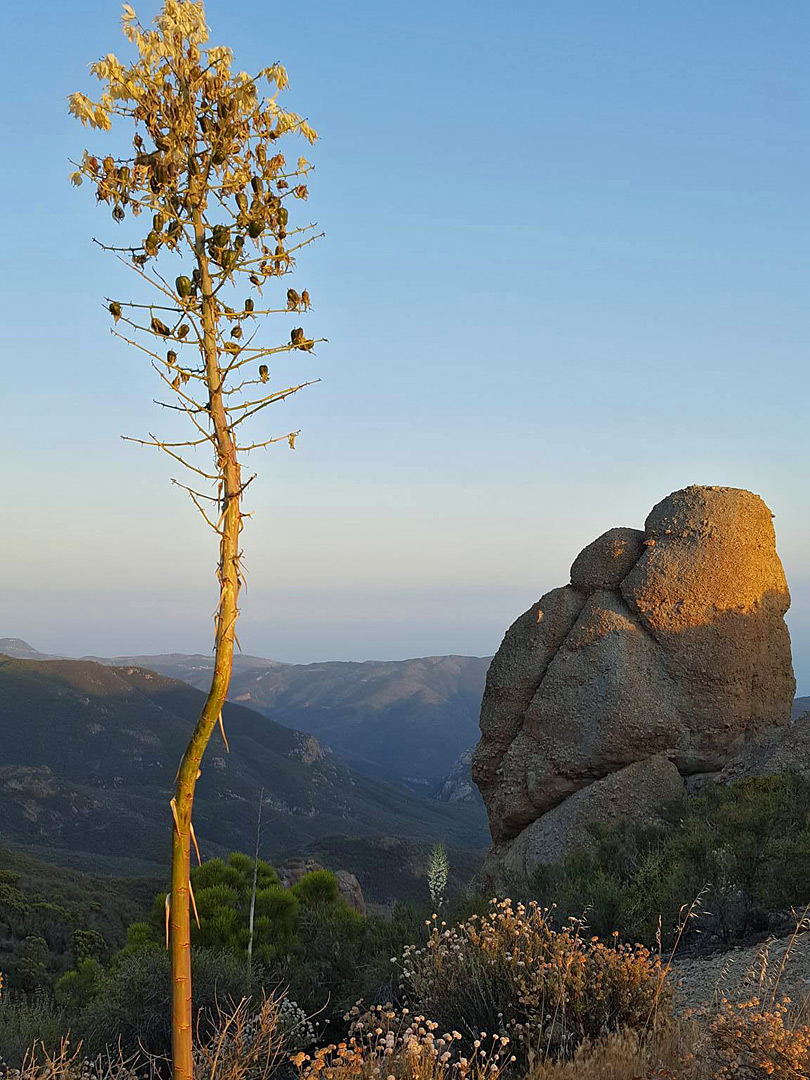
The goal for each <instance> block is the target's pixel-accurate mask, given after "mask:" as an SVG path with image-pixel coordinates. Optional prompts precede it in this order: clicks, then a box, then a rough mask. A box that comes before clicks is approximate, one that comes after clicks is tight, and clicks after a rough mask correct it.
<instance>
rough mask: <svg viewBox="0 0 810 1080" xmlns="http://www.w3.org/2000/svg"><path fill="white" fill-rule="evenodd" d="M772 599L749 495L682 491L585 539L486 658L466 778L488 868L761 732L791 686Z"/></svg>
mask: <svg viewBox="0 0 810 1080" xmlns="http://www.w3.org/2000/svg"><path fill="white" fill-rule="evenodd" d="M789 603H790V596H789V593H788V589H787V583H786V581H785V575H784V571H783V569H782V565H781V563H780V561H779V557H778V555H777V553H776V545H775V537H774V530H773V523H772V515H771V513H770V511H769V510H768V508H767V506H766V505H765V503H764V502H763V501H762V500H761V499H760V498H759V497H758V496H757V495H754V494H752V493H751V492H749V491H742V490H738V489H734V488H721V487H689V488H685V489H684V490H682V491H677V492H675V493H674V494H672V495H670V496H668V498H666V499H664V500H663V501H662V502H660V503H658V504H657V505H656V506H655V507H653V510H652V511H651V513H650V515H649V517H648V518H647V521H646V523H645V528H644V532H640V531H638V530H636V529H625V528H622V529H611V530H609V531H608V532H607V533H605V534H603V535H602V536H600V537H599V538H598V539H597V540H595V541H594V542H593V543H592V544H589V545H588V547H586V548H585V549H584V550H583V551H582V552H581V553H580V555H579V556H578V557H577V558H576V560H575V561H574V564H573V566H572V568H571V583H570V585H567V586H565V587H564V588H561V589H555V590H553V591H552V592H550V593H547V594H546V595H545V596H543V597H542V598H541V599H540V600H539V601H538V602H537V603H536V604H535V605H533V606H532V607H531V608H530V609H529V610H528V611H527V612H526V613H525V614H524V615H522V616H521V617H520V618H519V619H518V620H517V621H516V622H515V623H514V624H513V626H512V627H511V628H510V629H509V630H508V631H507V633H506V636H505V637H504V640H503V643H502V645H501V647H500V649H499V650H498V653H497V654H496V656H495V657H494V659H493V661H492V665H491V666H490V669H489V673H488V676H487V684H486V689H485V692H484V700H483V704H482V709H481V741H480V742H479V744H478V747H477V748H476V751H475V755H474V759H473V778H474V779H475V781H476V783H477V784H478V786H479V788H480V790H481V793H482V795H483V797H484V801H485V803H486V806H487V810H488V813H489V820H490V828H491V832H492V837H493V842H494V847H493V851H492V853H491V855H490V857H489V860H488V863H487V866H488V868H489V870H490V876H493V875H495V872H496V870H497V868H498V867H500V868H502V869H508V870H509V871H510V872H511V873H515V872H517V871H518V870H520V872H527V871H528V870H529V869H530V867H531V866H532V865H534V864H536V863H537V862H542V861H550V860H552V859H554V858H557V857H558V855H559V854H560V853H561V852H563V851H564V850H565V849H567V848H568V847H569V846H570V844H571V843H572V841H573V838H575V837H576V836H577V835H578V833H579V831H580V830H581V824H582V823H583V822H584V821H585V820H586V818H587V817H588V815H591V817H592V818H593V819H598V818H600V816H602V815H603V814H607V816H608V817H612V816H616V815H619V816H634V815H635V816H636V817H641V818H645V817H647V816H649V814H650V813H651V808H652V807H653V805H654V803H655V799H656V798H657V795H656V792H658V794H660V793H661V792H668V793H669V794H673V793H675V792H676V789H677V790H682V788H683V781H682V779H681V778H682V777H696V776H702V775H707V776H715V775H716V774H719V773H721V771H722V770H723V769H726V768H727V767H728V766H729V763H730V762H732V761H733V760H734V759H735V758H737V757H738V756H739V755H740V754H741V753H743V751H744V750H745V749H746V748H747V747H749V746H753V745H755V744H757V745H759V744H767V745H770V742H769V740H770V741H774V740H775V741H778V738H779V734H778V733H779V732H784V730H785V729H787V727H788V725H789V723H790V712H791V703H792V701H793V694H794V691H795V681H794V678H793V668H792V663H791V655H790V638H789V635H788V630H787V627H786V625H785V622H784V614H785V612H786V611H787V608H788V606H789ZM638 763H644V765H645V768H639V767H638ZM653 766H654V767H653ZM606 778H609V782H608V779H606ZM606 800H607V801H606ZM661 801H662V800H661V799H660V798H658V803H659V804H660V802H661Z"/></svg>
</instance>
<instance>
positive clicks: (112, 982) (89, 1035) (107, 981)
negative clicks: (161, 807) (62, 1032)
mask: <svg viewBox="0 0 810 1080" xmlns="http://www.w3.org/2000/svg"><path fill="white" fill-rule="evenodd" d="M191 966H192V975H193V980H194V981H193V989H194V1008H195V1011H196V1013H197V1014H198V1015H199V1016H200V1017H201V1032H202V1033H203V1034H205V1032H206V1031H207V1018H209V1017H210V1016H212V1015H213V1014H215V1013H216V1012H217V1010H218V1006H219V1005H220V1004H222V1003H227V1002H231V1001H239V1000H241V998H242V997H243V996H244V993H245V989H246V978H247V975H246V970H245V965H244V963H242V962H241V961H239V960H237V959H236V958H235V957H234V956H233V955H232V954H231V953H228V952H215V951H212V950H208V949H192V954H191ZM170 998H171V981H170V961H169V954H168V953H167V952H166V951H165V949H145V950H141V951H139V952H134V953H132V954H130V955H128V956H125V957H124V958H123V959H122V960H121V961H120V962H118V963H116V964H115V965H114V966H113V967H112V968H111V969H110V971H109V972H107V973H106V975H105V976H104V978H103V980H102V982H101V984H100V986H99V989H98V992H97V994H96V995H95V997H94V998H93V1000H92V1001H91V1002H90V1003H89V1005H88V1006H87V1007H86V1008H85V1009H83V1010H82V1012H80V1013H79V1014H78V1016H77V1017H76V1020H75V1022H74V1024H73V1025H72V1028H73V1032H74V1033H75V1034H76V1035H77V1036H79V1035H80V1036H81V1037H82V1039H83V1040H84V1043H85V1047H86V1049H87V1050H88V1051H89V1052H91V1053H97V1052H100V1051H101V1050H103V1049H104V1047H105V1046H107V1045H109V1044H113V1043H116V1042H117V1041H118V1040H119V1039H120V1043H121V1046H122V1048H123V1050H124V1052H125V1053H132V1052H134V1051H136V1050H137V1049H138V1048H139V1047H143V1048H144V1049H146V1050H148V1051H149V1052H150V1053H152V1054H157V1055H163V1054H166V1053H168V1051H169V1047H170V1043H171V1007H170Z"/></svg>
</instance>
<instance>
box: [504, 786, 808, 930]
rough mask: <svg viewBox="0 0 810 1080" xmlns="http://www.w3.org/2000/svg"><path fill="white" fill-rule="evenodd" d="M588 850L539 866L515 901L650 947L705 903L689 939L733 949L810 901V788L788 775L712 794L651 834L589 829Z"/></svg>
mask: <svg viewBox="0 0 810 1080" xmlns="http://www.w3.org/2000/svg"><path fill="white" fill-rule="evenodd" d="M589 831H590V833H591V843H590V845H589V846H588V847H583V848H580V849H579V850H578V851H575V852H573V853H572V854H571V855H570V856H569V857H568V858H567V859H566V860H565V861H564V862H563V863H561V864H557V865H552V866H541V867H540V868H539V869H538V871H537V872H536V873H535V875H534V876H533V878H532V879H531V880H530V881H529V882H528V883H522V884H517V883H516V884H515V888H514V892H515V894H517V895H521V896H523V897H526V898H529V897H531V898H534V899H537V900H538V901H539V902H540V903H542V904H551V903H554V904H556V906H557V908H558V910H559V911H560V912H561V913H563V914H565V915H577V916H581V915H584V917H585V918H586V919H587V922H588V925H589V926H590V927H591V928H592V929H593V930H594V932H595V933H598V934H602V935H605V934H609V933H611V932H612V931H614V930H618V931H619V934H620V935H621V937H622V938H623V939H625V940H632V941H641V942H644V943H645V944H647V945H651V944H652V943H653V942H654V941H655V940H656V937H657V935H658V932H659V917H660V919H661V928H662V932H663V938H664V943H665V944H668V943H670V942H671V941H672V940H673V939H674V936H675V933H676V927H677V926H678V924H679V922H680V919H681V909H682V908H683V906H684V905H688V904H691V903H692V902H693V901H694V900H695V898H696V897H698V896H701V902H700V905H699V907H700V911H699V912H698V917H697V918H696V919H694V920H692V921H690V923H689V929H688V931H687V933H688V934H692V935H695V934H696V933H697V932H700V934H701V935H702V938H703V939H704V940H705V941H707V942H711V941H720V942H723V943H726V944H727V943H729V942H730V941H732V940H733V939H735V938H737V937H739V936H741V935H745V934H747V933H750V932H756V933H759V932H762V931H765V930H767V929H769V928H778V927H779V924H780V920H781V918H782V916H783V915H784V913H786V912H789V910H790V908H791V907H798V906H801V905H804V904H806V903H807V902H808V901H810V781H808V780H806V779H803V778H802V777H799V776H795V775H792V774H786V775H782V776H774V777H767V778H765V779H751V780H741V781H738V782H737V783H735V784H731V785H728V786H721V785H712V786H711V787H710V788H708V789H707V790H706V791H705V793H703V794H702V795H700V796H699V797H693V798H684V799H683V800H679V801H677V802H675V803H671V804H669V805H667V806H665V807H663V808H662V810H661V815H660V821H659V822H658V823H657V824H656V825H654V826H647V827H639V826H632V825H629V824H623V825H619V826H617V827H614V828H612V829H605V828H600V827H599V826H593V827H592V828H591V830H589Z"/></svg>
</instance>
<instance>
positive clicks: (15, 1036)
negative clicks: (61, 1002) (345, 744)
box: [0, 993, 69, 1077]
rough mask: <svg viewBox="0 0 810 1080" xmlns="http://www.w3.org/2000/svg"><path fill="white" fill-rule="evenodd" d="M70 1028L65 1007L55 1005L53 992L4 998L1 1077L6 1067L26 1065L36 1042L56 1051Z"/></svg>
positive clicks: (0, 1031)
mask: <svg viewBox="0 0 810 1080" xmlns="http://www.w3.org/2000/svg"><path fill="white" fill-rule="evenodd" d="M68 1027H69V1020H68V1016H67V1013H66V1012H65V1010H64V1009H62V1008H59V1007H57V1006H55V1005H54V1003H53V1000H52V999H51V997H50V995H49V994H44V993H38V994H32V995H30V996H28V997H26V996H21V997H19V998H18V999H17V1000H14V999H13V998H11V997H10V996H9V995H8V994H4V995H3V997H2V998H0V1077H2V1076H4V1075H5V1073H4V1072H3V1066H6V1067H12V1066H19V1065H20V1064H22V1060H23V1058H24V1057H25V1054H26V1053H27V1052H28V1050H29V1049H30V1048H31V1047H32V1046H33V1045H34V1043H35V1042H41V1043H43V1044H44V1045H45V1046H46V1047H47V1048H48V1049H49V1050H55V1049H56V1048H57V1047H58V1046H59V1043H60V1040H61V1038H62V1036H63V1035H64V1034H65V1032H66V1031H67V1029H68Z"/></svg>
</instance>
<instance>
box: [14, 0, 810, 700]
mask: <svg viewBox="0 0 810 1080" xmlns="http://www.w3.org/2000/svg"><path fill="white" fill-rule="evenodd" d="M134 6H135V7H136V10H137V11H138V12H139V14H140V15H141V17H142V18H143V19H144V20H146V19H149V18H151V17H152V16H153V15H154V13H155V11H156V8H157V5H156V3H155V2H154V0H149V2H148V3H141V4H137V3H135V4H134ZM5 10H6V14H5V44H6V55H5V74H6V77H7V81H8V88H7V91H6V93H5V94H4V95H3V103H2V109H3V116H2V120H3V130H4V137H5V143H6V146H7V147H12V148H13V149H12V150H11V152H10V153H11V157H10V167H9V166H8V165H7V167H6V169H4V170H3V173H2V177H1V178H0V183H1V184H2V195H3V198H2V202H1V203H0V205H2V207H3V210H2V213H3V224H2V235H3V238H4V241H5V242H4V244H3V245H2V249H0V259H1V260H2V277H3V288H2V291H1V292H0V305H2V318H3V324H4V344H5V353H6V362H5V363H4V364H3V368H2V375H1V376H0V378H2V392H3V395H4V397H5V398H6V400H7V401H9V402H10V408H8V407H7V409H6V410H4V412H5V417H6V420H5V424H4V429H3V432H2V436H0V438H2V440H3V442H4V443H5V451H4V455H5V460H6V461H9V460H10V459H11V458H12V457H13V458H14V460H18V461H19V463H20V465H19V468H18V469H17V471H15V472H14V473H11V471H9V484H10V486H11V487H12V488H13V492H10V493H9V494H10V498H9V499H8V500H7V523H6V532H7V536H9V537H10V541H11V550H12V552H13V560H14V562H13V565H12V567H11V569H12V572H11V574H10V575H8V576H9V577H10V580H7V582H6V583H5V585H4V590H3V592H4V597H3V601H2V610H3V620H2V621H3V627H2V629H0V634H2V633H7V634H14V635H19V636H22V637H26V638H28V639H29V640H30V641H31V642H32V644H34V645H35V646H37V647H38V648H41V649H44V650H49V649H53V650H60V651H65V652H70V653H84V652H94V653H107V654H109V653H124V652H152V651H155V652H157V651H168V650H182V651H192V650H194V651H196V650H199V651H205V650H207V649H208V648H209V646H210V634H211V624H210V622H209V615H210V612H211V610H212V608H213V603H214V592H213V566H214V552H213V550H212V548H211V545H210V541H209V537H208V536H207V535H206V533H205V532H204V531H203V530H202V529H201V528H200V527H199V526H198V522H197V520H195V516H194V512H193V510H192V509H191V507H190V506H188V505H186V504H185V503H184V502H183V500H182V497H181V496H180V494H179V493H178V492H177V491H176V490H174V489H172V488H171V486H170V484H169V482H168V478H169V476H170V475H173V470H172V469H171V468H170V467H169V466H168V464H167V463H165V462H164V461H161V460H159V459H157V458H154V457H153V456H152V455H151V453H150V452H148V451H145V450H139V449H136V448H133V447H132V446H128V445H126V444H124V443H122V442H120V440H119V438H118V436H119V434H121V433H132V434H143V433H145V432H147V431H149V430H154V429H155V427H156V426H157V425H160V424H161V423H162V422H163V421H164V419H165V418H163V417H161V416H160V415H159V410H157V409H156V408H155V406H153V405H152V403H151V402H152V398H153V397H154V396H155V393H156V387H155V385H154V383H153V382H152V379H151V378H150V373H149V371H148V369H145V368H144V365H143V364H142V363H141V362H140V361H139V360H138V358H137V357H136V356H135V355H133V354H129V353H128V352H127V351H126V349H125V347H124V346H119V345H117V344H116V343H115V342H113V341H112V340H111V339H110V338H109V337H108V334H107V329H108V319H107V317H106V315H105V313H104V312H103V311H102V309H101V306H100V303H99V299H98V298H99V297H101V296H102V295H104V294H109V293H115V292H116V291H117V292H119V293H121V294H123V292H124V290H125V289H128V290H130V291H131V290H132V288H133V285H132V284H131V283H130V282H129V281H128V279H127V278H126V271H125V270H123V269H120V270H119V268H118V267H117V266H116V265H115V264H114V263H112V262H110V261H108V259H105V257H103V256H102V255H101V254H100V253H99V252H98V251H97V250H96V249H94V248H93V246H92V244H91V242H90V239H91V237H92V236H99V237H103V238H109V237H110V236H112V235H113V233H112V229H113V225H112V222H111V221H110V220H109V218H108V216H107V215H106V214H105V213H104V212H103V211H101V210H97V209H96V208H95V206H94V205H93V200H92V197H91V194H90V192H89V191H88V189H87V188H86V187H85V188H82V189H81V190H79V191H75V190H73V189H71V188H70V187H69V185H68V183H67V175H68V172H69V165H68V158H69V157H71V156H74V157H75V156H77V155H78V154H80V153H81V150H82V149H83V148H84V146H85V145H87V146H90V147H92V148H99V147H103V145H104V137H103V136H100V135H99V134H98V133H93V132H89V133H88V132H85V131H84V130H83V129H82V128H81V127H80V126H79V125H78V124H77V123H76V122H75V121H73V120H71V119H70V118H69V117H68V115H67V111H66V105H65V97H66V95H67V94H68V93H70V92H71V91H73V90H77V89H80V90H84V91H89V90H90V89H91V87H92V82H91V80H90V79H89V77H88V75H87V71H86V65H87V64H88V63H89V62H90V61H91V60H93V59H95V58H97V57H98V56H99V55H102V54H104V53H107V52H110V51H114V52H118V53H119V54H120V55H124V54H125V53H126V50H125V42H124V39H123V37H122V36H121V34H120V31H119V12H120V7H119V5H118V4H117V3H112V2H103V3H102V2H95V3H89V2H84V3H81V2H77V3H75V4H70V5H67V4H65V5H62V4H60V5H56V4H53V5H48V6H46V7H45V8H44V9H43V7H42V6H35V5H32V4H30V3H22V2H21V0H7V4H6V8H5ZM207 10H208V16H209V21H210V23H211V26H212V40H213V41H214V42H217V43H226V44H229V45H231V46H232V47H233V49H234V51H235V53H236V58H237V61H236V62H237V65H238V67H240V68H245V69H252V68H258V67H259V66H263V65H265V64H267V63H270V62H272V61H274V60H277V59H278V60H281V61H282V62H283V63H284V64H285V65H286V66H287V68H288V70H289V72H290V76H291V82H292V88H291V90H290V92H289V93H288V94H287V95H286V102H285V103H286V104H288V105H289V107H291V108H294V109H297V110H298V111H300V112H302V113H304V114H306V115H307V116H308V117H309V118H310V120H311V122H312V123H313V124H314V126H315V127H316V128H318V130H319V131H320V132H321V135H322V139H321V142H320V144H319V146H318V148H317V150H316V152H315V153H314V154H313V155H312V157H313V159H314V160H315V162H316V165H317V172H316V174H315V175H314V177H313V181H312V183H311V185H310V187H311V197H310V202H309V211H310V213H311V214H312V215H313V216H314V217H316V218H317V220H318V221H319V222H320V223H321V224H322V225H323V227H324V229H325V230H326V234H327V235H326V238H325V240H324V241H322V242H321V244H320V245H319V246H318V247H315V248H312V249H310V251H309V253H308V254H307V256H306V257H305V258H304V259H302V260H301V271H300V275H299V280H300V282H301V284H302V285H307V286H308V288H309V291H310V293H311V294H312V297H313V302H314V307H315V312H314V314H313V316H312V319H311V321H310V323H309V324H308V329H309V327H310V326H311V328H312V331H313V332H317V333H319V334H324V335H325V336H327V337H328V338H329V339H330V344H329V346H327V347H323V348H321V349H320V351H319V352H318V354H317V356H315V357H306V356H305V354H300V355H301V356H304V360H301V361H296V364H298V365H299V366H298V367H296V369H295V370H296V373H300V374H303V375H307V376H309V375H317V376H321V377H322V378H323V382H322V383H320V384H319V385H318V386H317V387H315V388H313V389H312V390H309V391H307V393H306V395H305V396H304V395H301V396H299V398H298V399H296V400H295V401H294V402H293V403H290V404H288V405H287V406H285V407H284V408H283V411H282V412H280V413H279V414H277V418H276V417H273V418H272V420H271V419H270V418H268V424H269V425H270V426H271V427H272V428H273V430H274V429H275V426H278V427H279V428H280V429H283V430H287V429H288V428H289V427H291V426H296V427H297V426H300V427H302V429H303V435H302V438H301V440H300V442H299V444H298V449H297V450H296V451H295V453H290V452H289V451H286V450H281V449H276V450H273V451H269V452H267V453H266V454H264V456H262V457H258V456H257V457H255V458H254V461H253V463H252V464H253V465H254V466H255V467H256V468H257V470H258V471H259V473H260V477H259V480H257V481H256V483H255V484H254V485H253V488H252V503H251V509H252V510H253V511H254V518H253V520H252V521H251V523H250V524H249V526H248V531H247V534H246V550H247V562H248V568H249V589H248V593H247V596H246V597H245V602H244V605H243V610H244V615H243V625H242V632H241V638H242V644H243V647H244V648H245V650H246V651H249V652H254V653H259V654H263V655H270V656H275V657H277V658H279V659H284V660H296V661H306V660H314V659H343V658H346V659H349V658H352V659H355V658H356V659H363V658H370V657H392V658H395V657H404V656H413V655H423V654H428V653H444V652H462V653H480V654H484V653H487V652H491V651H493V650H494V649H495V648H496V647H497V645H498V642H499V641H500V637H501V635H502V633H503V631H504V629H505V628H506V626H507V625H508V624H509V623H510V622H511V621H512V619H513V618H514V617H516V616H517V614H519V613H520V611H522V610H523V609H524V608H525V607H527V606H528V605H529V604H530V603H531V602H532V601H533V599H535V598H536V596H537V595H539V593H540V592H542V591H544V590H546V589H548V588H551V587H553V586H555V585H558V584H562V583H564V582H565V581H566V580H567V573H568V567H569V565H570V563H571V561H572V559H573V557H574V556H575V555H576V554H577V552H578V551H579V550H580V548H581V547H583V546H584V545H585V544H586V543H588V542H589V541H590V540H592V539H593V538H594V537H595V536H597V535H598V534H599V533H601V532H602V531H604V530H605V529H606V528H609V527H611V526H614V525H634V526H640V525H641V524H642V523H643V520H644V517H645V515H646V513H647V512H648V510H649V509H650V507H651V506H652V504H653V503H654V502H656V501H657V500H658V499H659V498H661V497H663V496H664V495H665V494H667V493H668V492H670V491H672V490H674V489H676V488H678V487H683V486H685V485H686V484H689V483H716V484H730V485H734V486H739V487H747V488H750V489H752V490H754V491H757V492H759V493H760V494H761V495H762V496H763V497H764V498H765V500H766V502H768V504H769V505H770V506H771V508H772V509H773V510H774V512H775V514H776V527H777V535H778V541H779V548H780V552H781V555H782V558H783V561H784V563H785V566H786V570H787V573H788V578H789V581H790V584H791V588H792V591H793V596H794V607H793V611H792V614H791V629H792V632H793V636H794V644H795V660H796V667H797V672H798V674H799V678H800V689H803V690H804V692H805V693H810V614H808V610H809V609H810V560H808V555H807V551H808V534H809V533H810V514H808V498H807V481H806V473H807V468H806V466H807V461H808V453H809V452H810V426H809V425H808V424H807V420H806V413H807V397H808V393H807V391H808V375H807V370H808V341H810V314H809V313H810V305H808V270H807V265H808V264H807V251H808V239H809V238H810V237H809V236H808V233H809V232H810V227H809V226H810V217H809V216H808V202H809V196H808V192H810V142H808V138H807V131H808V120H810V115H809V114H810V76H808V65H807V45H808V40H810V7H808V5H807V4H806V2H805V0H783V2H780V3H779V4H773V3H772V2H771V3H768V2H766V0H761V2H754V0H722V2H720V0H685V2H683V3H681V4H678V5H672V4H664V3H662V2H658V0H651V2H647V3H641V2H635V3H630V2H621V0H620V2H617V3H610V4H608V3H605V2H603V0H602V2H598V0H549V2H535V3H524V2H514V3H506V4H501V5H498V6H497V7H496V5H494V4H483V3H470V2H468V3H464V4H462V3H460V2H445V3H440V4H436V3H431V4H428V3H425V2H423V0H413V2H411V3H410V4H407V5H399V4H396V5H395V4H387V3H383V4H380V3H375V4H372V3H366V2H348V3H344V4H341V5H338V4H333V3H327V2H324V0H310V2H309V3H307V4H305V5H270V4H266V3H258V2H256V0H230V2H228V3H226V2H225V0H209V3H208V5H207ZM302 149H303V148H302ZM288 329H289V328H288V327H287V325H286V323H283V325H281V326H280V329H279V334H280V336H283V337H286V334H287V332H288ZM160 430H163V428H161V429H160Z"/></svg>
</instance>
